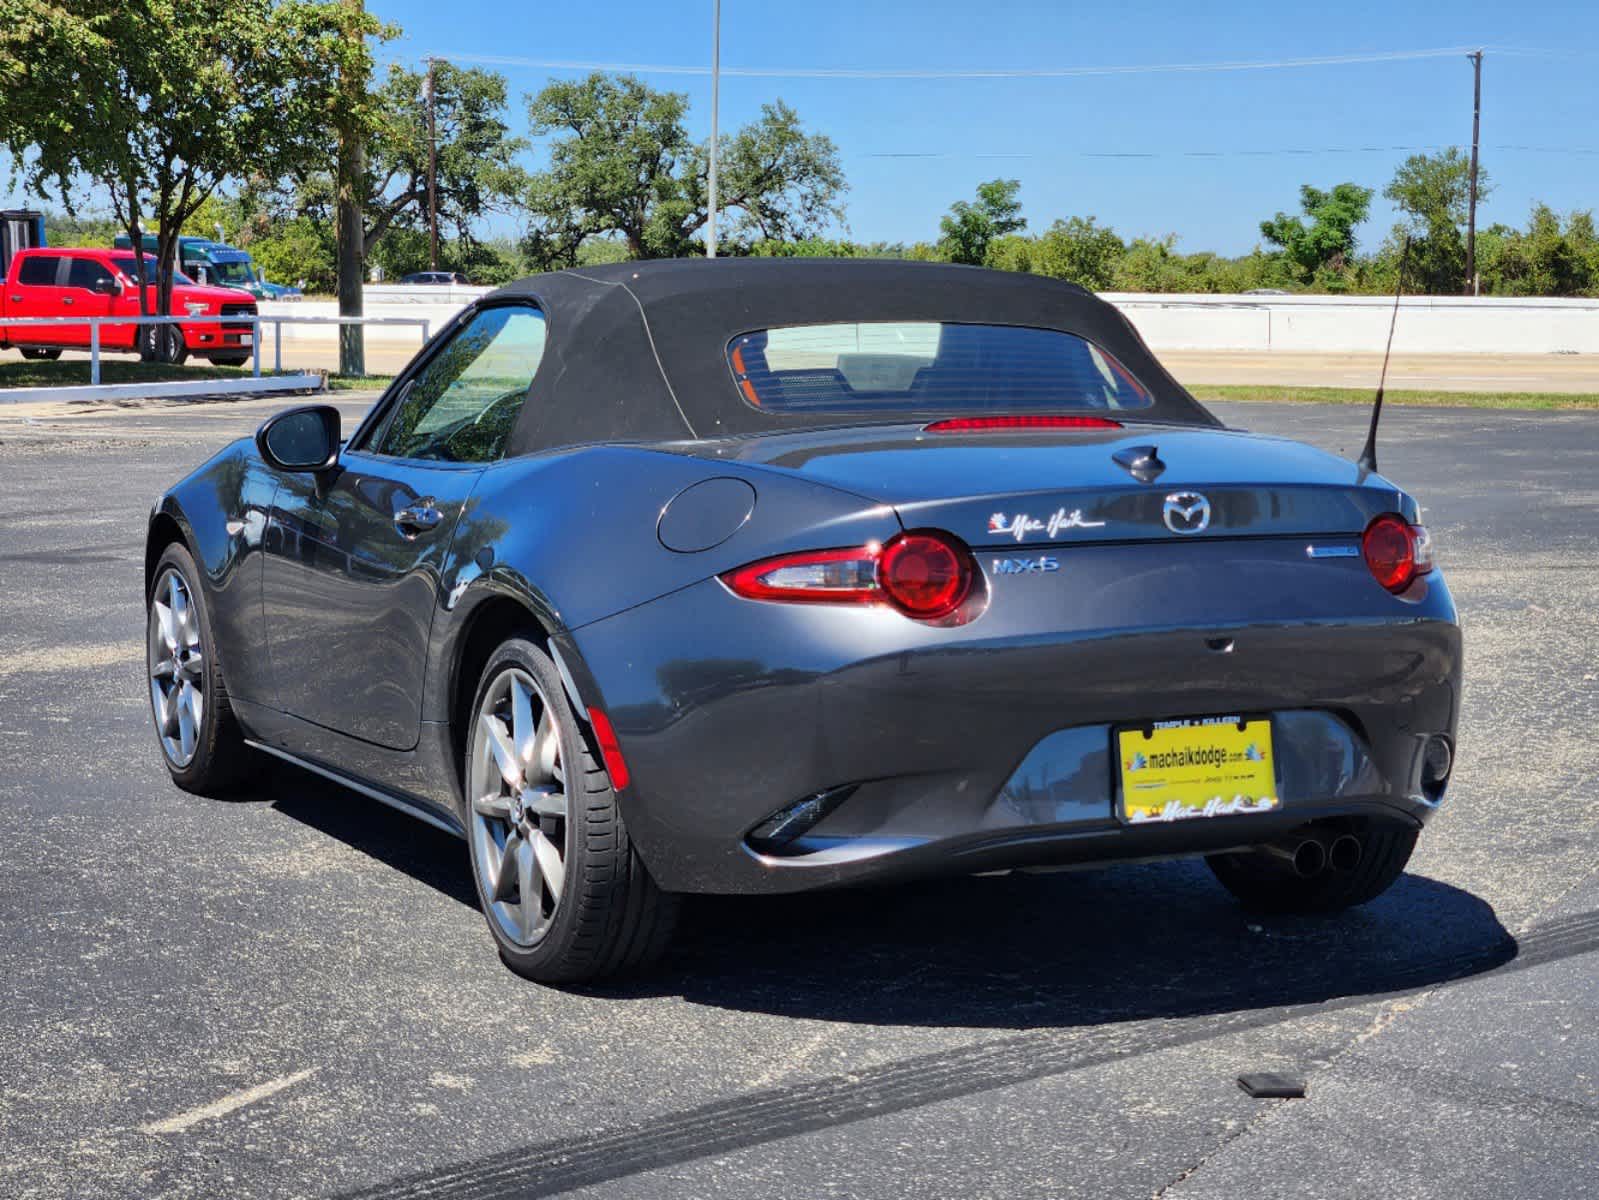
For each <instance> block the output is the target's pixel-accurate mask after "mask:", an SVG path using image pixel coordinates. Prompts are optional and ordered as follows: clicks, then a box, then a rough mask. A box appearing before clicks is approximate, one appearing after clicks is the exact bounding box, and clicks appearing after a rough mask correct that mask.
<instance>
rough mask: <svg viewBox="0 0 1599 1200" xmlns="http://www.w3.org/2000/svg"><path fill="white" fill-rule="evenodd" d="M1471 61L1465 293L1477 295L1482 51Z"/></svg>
mask: <svg viewBox="0 0 1599 1200" xmlns="http://www.w3.org/2000/svg"><path fill="white" fill-rule="evenodd" d="M1466 57H1467V58H1469V59H1470V60H1471V70H1472V76H1473V81H1472V85H1471V198H1470V200H1469V202H1468V203H1469V207H1468V208H1467V209H1466V291H1467V294H1468V295H1472V296H1475V295H1476V294H1477V130H1478V127H1479V126H1480V125H1481V123H1482V51H1481V50H1478V51H1477V52H1476V53H1475V54H1468V55H1466Z"/></svg>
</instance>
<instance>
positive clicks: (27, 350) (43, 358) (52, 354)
mask: <svg viewBox="0 0 1599 1200" xmlns="http://www.w3.org/2000/svg"><path fill="white" fill-rule="evenodd" d="M20 349H21V350H22V357H23V358H30V359H32V360H33V361H34V362H55V360H56V359H58V358H60V357H61V351H59V350H57V349H56V348H55V347H53V346H23V347H20Z"/></svg>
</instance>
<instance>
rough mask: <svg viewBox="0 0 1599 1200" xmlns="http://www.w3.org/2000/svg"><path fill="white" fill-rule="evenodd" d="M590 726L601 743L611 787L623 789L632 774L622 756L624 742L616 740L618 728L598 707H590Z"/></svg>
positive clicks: (601, 755) (595, 738)
mask: <svg viewBox="0 0 1599 1200" xmlns="http://www.w3.org/2000/svg"><path fill="white" fill-rule="evenodd" d="M589 727H590V728H592V729H593V730H594V740H595V741H596V742H598V743H599V744H600V757H601V758H602V759H604V760H605V770H606V771H607V772H608V773H609V774H610V776H611V787H612V788H614V789H615V790H616V791H621V790H622V789H623V788H625V787H626V786H627V784H628V780H630V779H631V778H632V775H631V774H630V773H629V772H628V769H627V760H626V759H625V758H623V757H622V743H621V742H619V741H617V740H616V730H615V729H613V728H612V727H611V718H610V717H608V716H606V715H605V714H604V713H603V712H602V711H600V710H599V709H597V708H591V709H589Z"/></svg>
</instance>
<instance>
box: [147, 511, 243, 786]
mask: <svg viewBox="0 0 1599 1200" xmlns="http://www.w3.org/2000/svg"><path fill="white" fill-rule="evenodd" d="M151 578H152V581H153V583H152V586H151V588H150V594H149V595H148V596H147V597H146V598H145V607H146V626H147V627H146V637H145V664H146V667H147V674H148V676H149V682H150V709H151V714H152V716H153V717H154V719H155V728H156V741H157V744H158V745H159V746H160V747H161V757H162V759H163V761H164V762H165V763H166V766H167V772H168V774H170V775H171V776H172V782H173V783H175V784H177V785H178V786H179V787H180V788H182V789H183V790H184V791H187V792H194V793H196V794H198V795H202V796H214V797H221V796H226V795H231V794H232V793H234V792H235V791H237V790H238V787H239V783H240V781H241V780H242V779H243V777H244V774H245V771H246V769H247V768H248V766H249V763H250V759H251V757H252V756H251V752H250V748H249V747H248V746H246V745H245V744H244V732H243V731H242V730H241V729H240V728H239V723H238V721H237V720H236V719H235V718H234V716H233V709H232V707H231V706H230V705H229V703H228V688H227V684H226V683H225V682H224V680H223V678H222V664H221V662H220V660H219V658H218V655H217V644H216V636H215V634H214V633H213V631H212V628H211V614H210V613H209V611H208V610H207V609H206V604H205V593H204V591H202V590H201V588H200V584H199V580H200V572H199V569H198V568H197V567H196V566H195V563H194V558H193V556H192V555H190V553H189V551H188V550H187V549H186V548H185V547H184V546H183V545H182V544H181V543H178V542H174V543H173V544H172V545H170V546H168V547H167V548H166V550H165V551H164V552H163V553H162V555H161V558H160V560H159V561H158V562H157V563H156V568H155V572H154V574H153V575H152V576H151ZM196 714H198V716H197V715H196Z"/></svg>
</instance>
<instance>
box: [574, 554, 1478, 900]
mask: <svg viewBox="0 0 1599 1200" xmlns="http://www.w3.org/2000/svg"><path fill="white" fill-rule="evenodd" d="M1094 553H1095V557H1096V560H1098V562H1099V563H1100V565H1102V566H1104V567H1105V568H1106V570H1105V572H1104V573H1103V578H1104V579H1106V580H1113V579H1118V578H1123V577H1126V575H1127V572H1128V571H1132V573H1133V576H1134V577H1136V575H1137V568H1138V567H1139V565H1140V561H1141V560H1142V561H1145V562H1149V561H1154V560H1153V559H1152V558H1149V557H1148V556H1149V555H1150V551H1149V548H1147V547H1119V548H1105V549H1100V550H1096V551H1095V552H1094ZM1283 553H1286V554H1298V555H1301V556H1302V555H1303V547H1302V545H1300V546H1298V547H1290V548H1287V549H1286V550H1284V548H1282V547H1277V546H1271V545H1264V544H1262V545H1260V546H1257V547H1255V548H1253V549H1240V548H1239V547H1237V546H1234V547H1230V548H1227V549H1225V550H1222V549H1219V548H1217V549H1208V550H1206V551H1203V552H1201V555H1202V556H1203V555H1215V554H1225V555H1226V556H1227V562H1226V564H1225V565H1226V566H1227V567H1228V568H1229V571H1230V572H1231V573H1233V576H1234V581H1235V583H1236V572H1237V571H1238V570H1239V569H1240V568H1241V567H1242V569H1243V573H1244V575H1245V576H1246V577H1247V576H1249V575H1251V574H1255V575H1257V576H1258V577H1259V578H1261V579H1264V580H1265V581H1267V582H1268V583H1273V584H1280V585H1281V586H1277V587H1276V589H1275V591H1272V592H1270V593H1269V594H1268V593H1265V592H1262V591H1260V590H1258V589H1251V588H1248V587H1245V588H1238V587H1236V586H1235V587H1234V588H1233V589H1232V598H1231V599H1230V600H1229V601H1227V602H1226V603H1223V602H1222V601H1221V599H1220V598H1219V597H1218V596H1217V595H1215V594H1211V593H1206V592H1205V591H1203V590H1202V589H1201V590H1195V589H1194V588H1191V587H1188V586H1185V585H1186V584H1188V583H1192V582H1193V581H1192V580H1185V579H1184V578H1183V577H1182V570H1181V569H1179V570H1178V573H1177V574H1176V575H1172V574H1171V571H1172V570H1173V568H1172V566H1171V563H1172V561H1173V560H1172V558H1171V556H1170V555H1169V554H1168V555H1167V556H1166V557H1165V558H1164V559H1162V560H1160V561H1162V562H1163V563H1164V564H1165V566H1163V568H1162V569H1163V571H1165V572H1166V576H1165V577H1164V578H1162V579H1161V580H1160V581H1159V585H1160V590H1159V591H1158V592H1155V593H1150V592H1148V591H1147V590H1146V591H1145V592H1143V593H1140V594H1141V595H1142V596H1143V597H1144V600H1142V601H1140V602H1127V597H1126V596H1125V595H1121V594H1120V593H1119V589H1118V587H1117V586H1111V587H1109V588H1108V590H1107V589H1103V588H1102V589H1099V590H1097V591H1096V590H1095V589H1094V588H1093V586H1092V584H1093V579H1094V572H1093V571H1090V570H1087V569H1086V566H1087V563H1086V560H1085V561H1084V563H1083V566H1084V568H1085V569H1083V570H1081V571H1079V572H1078V573H1077V576H1076V579H1075V580H1074V584H1075V585H1076V586H1078V587H1080V588H1083V589H1085V590H1083V591H1081V592H1079V593H1078V594H1077V595H1076V596H1075V598H1074V599H1075V601H1076V603H1075V604H1074V605H1073V607H1071V608H1070V609H1069V610H1068V612H1067V613H1066V614H1065V615H1061V614H1057V617H1056V620H1055V623H1056V624H1057V625H1064V626H1067V628H1065V629H1063V630H1061V631H1060V632H1052V633H1050V634H1048V635H1039V634H1037V633H1036V632H1029V630H1036V629H1037V627H1038V624H1039V621H1038V617H1039V612H1038V610H1039V608H1040V606H1041V605H1042V604H1043V599H1042V596H1043V593H1041V592H1040V591H1038V590H1037V589H1036V588H1033V585H1032V584H1028V583H1020V582H1014V581H1010V580H1005V581H1002V585H1003V586H1004V587H1009V588H1012V589H1019V588H1022V587H1028V588H1033V590H1031V591H1029V592H1026V593H1023V592H1021V591H1018V590H1013V591H1012V593H1011V595H1009V596H1006V595H1003V594H996V595H995V596H994V598H993V602H992V604H991V605H990V609H989V611H988V612H986V613H985V614H984V615H983V616H982V617H981V618H979V619H978V620H977V621H976V622H974V623H973V624H972V625H971V626H969V627H966V628H963V629H933V628H929V627H926V626H922V625H919V624H917V623H915V622H911V621H908V620H906V619H904V618H902V617H900V616H899V615H897V614H894V613H890V612H883V611H878V610H869V609H840V608H833V607H823V606H818V607H802V606H773V605H766V604H760V603H755V602H750V601H744V600H740V599H738V598H736V597H734V596H732V595H731V594H730V593H728V592H727V591H726V589H725V588H723V587H722V586H721V584H720V583H719V582H717V581H715V580H710V581H706V582H704V583H701V584H697V585H695V586H693V587H690V588H687V589H684V590H682V591H680V592H677V593H674V594H673V595H671V596H667V597H665V598H663V599H661V600H658V601H655V602H653V603H651V604H648V605H644V606H642V607H640V608H637V609H633V610H630V611H628V612H625V613H622V614H619V615H618V616H615V617H612V618H609V619H607V620H605V621H600V622H596V623H594V624H593V625H589V626H585V627H583V628H581V629H579V630H577V631H575V632H574V633H572V634H570V635H567V636H568V639H569V640H568V646H569V647H570V648H571V649H572V650H573V651H574V652H575V653H574V654H573V656H572V657H573V658H574V659H577V660H578V661H580V662H581V663H582V666H583V669H582V672H581V674H582V676H583V678H582V679H581V680H580V684H579V686H580V688H582V690H583V691H584V692H585V696H584V699H585V702H586V703H589V704H602V705H603V706H604V707H605V709H606V711H607V712H608V713H609V714H610V717H611V720H612V722H613V724H614V725H615V727H616V729H617V733H618V737H619V739H620V741H621V744H622V748H623V751H624V753H625V755H626V757H627V760H628V764H629V767H630V768H631V772H632V777H633V783H632V785H631V786H630V788H629V789H628V790H627V792H626V793H624V794H623V796H622V797H621V802H622V806H623V812H624V815H625V817H626V819H627V822H628V826H629V829H630V832H631V833H632V835H633V837H634V840H635V842H636V844H637V845H638V847H639V849H640V852H641V853H642V854H643V855H644V857H645V860H646V862H647V863H648V864H649V866H650V869H651V871H652V872H653V873H654V874H655V876H656V878H657V879H658V881H659V882H660V883H661V884H662V886H663V887H666V888H668V889H671V890H681V891H702V892H762V891H791V890H801V889H805V888H812V887H821V886H835V885H843V884H851V883H860V882H867V881H870V880H875V879H886V878H896V877H904V876H913V875H928V874H945V873H968V872H976V871H985V870H995V869H1000V868H1004V867H1012V866H1029V865H1044V864H1057V863H1058V864H1069V863H1085V862H1096V861H1109V860H1117V859H1137V858H1148V857H1166V856H1174V855H1183V854H1198V853H1207V852H1212V851H1217V850H1224V849H1230V848H1236V847H1239V846H1243V845H1250V844H1258V843H1260V842H1263V841H1268V840H1270V839H1271V838H1273V837H1275V836H1276V835H1277V834H1278V833H1281V832H1284V831H1286V830H1288V829H1291V828H1294V827H1295V826H1298V825H1301V824H1303V823H1305V822H1306V821H1310V820H1318V819H1323V818H1331V817H1360V818H1366V819H1370V820H1376V821H1382V822H1390V823H1399V824H1404V825H1408V826H1410V827H1418V826H1419V825H1421V824H1422V823H1423V822H1425V820H1426V819H1427V817H1428V816H1429V815H1430V812H1431V811H1432V809H1433V808H1434V807H1435V806H1436V804H1437V802H1438V800H1439V799H1440V798H1441V796H1428V795H1426V794H1425V793H1424V792H1423V789H1422V788H1421V786H1420V752H1421V746H1422V743H1423V742H1424V741H1425V739H1426V737H1427V736H1429V735H1431V734H1435V733H1441V734H1444V735H1446V736H1448V737H1449V738H1450V739H1451V740H1453V737H1454V731H1455V724H1456V719H1457V714H1458V706H1459V694H1460V687H1459V685H1460V663H1461V656H1460V633H1459V629H1458V626H1457V625H1456V623H1455V610H1454V604H1453V601H1452V600H1451V598H1450V596H1449V593H1448V589H1447V586H1446V585H1445V583H1444V581H1443V578H1442V576H1441V575H1439V574H1436V573H1435V574H1433V575H1431V576H1429V577H1428V578H1427V581H1426V583H1425V584H1424V585H1418V588H1417V589H1413V591H1412V593H1411V594H1410V595H1409V596H1408V597H1407V598H1405V599H1404V600H1400V599H1396V598H1394V597H1392V596H1389V595H1388V594H1387V593H1385V592H1383V591H1382V590H1381V589H1380V588H1379V587H1377V585H1376V584H1375V583H1373V582H1372V581H1371V579H1370V577H1369V575H1366V574H1365V569H1364V566H1363V565H1361V564H1360V563H1359V562H1358V561H1355V562H1352V563H1351V562H1347V561H1346V562H1345V563H1342V564H1339V563H1336V562H1335V563H1334V564H1333V565H1332V566H1331V567H1330V568H1327V569H1318V572H1317V573H1316V574H1315V575H1312V576H1309V577H1308V578H1309V580H1310V582H1309V583H1308V584H1301V583H1298V582H1283V581H1284V580H1298V579H1301V578H1305V576H1303V573H1301V575H1297V576H1274V575H1273V574H1271V573H1270V571H1269V570H1267V571H1253V572H1252V571H1251V570H1250V569H1249V568H1250V566H1251V564H1250V563H1249V562H1248V561H1246V560H1248V559H1249V558H1250V557H1251V556H1253V557H1254V558H1255V559H1256V560H1258V561H1255V562H1254V563H1253V566H1254V567H1256V568H1260V567H1267V568H1269V567H1270V566H1271V564H1272V560H1273V558H1274V556H1277V555H1279V554H1283ZM982 557H984V558H986V557H987V556H982ZM1284 561H1290V560H1287V559H1285V560H1284ZM985 565H986V563H985ZM1212 565H1214V564H1212ZM1190 566H1191V568H1192V570H1194V571H1196V572H1199V573H1200V574H1203V573H1204V563H1203V562H1202V561H1201V559H1200V558H1199V557H1196V558H1195V560H1194V561H1193V563H1192V564H1190ZM1113 568H1114V569H1113ZM1353 568H1358V573H1357V571H1356V570H1354V569H1353ZM1184 569H1186V568H1184ZM1196 578H1197V576H1196ZM1185 611H1186V613H1188V614H1191V616H1190V619H1186V620H1184V619H1179V617H1178V614H1179V613H1184V612H1185ZM1224 617H1230V619H1223V618H1224ZM1073 626H1075V628H1074V627H1073ZM1224 643H1225V644H1230V649H1227V650H1225V651H1222V650H1219V649H1217V648H1216V647H1217V646H1219V645H1221V644H1224ZM1238 712H1242V713H1268V712H1269V713H1272V714H1274V716H1275V718H1276V721H1277V734H1276V737H1277V741H1278V762H1279V782H1280V784H1281V796H1282V801H1283V806H1282V808H1281V809H1280V810H1278V811H1276V812H1272V813H1267V814H1258V815H1250V816H1234V817H1222V818H1215V819H1208V820H1190V821H1184V822H1180V823H1174V824H1170V825H1164V824H1163V825H1155V826H1150V825H1142V826H1138V827H1132V826H1128V825H1125V824H1123V823H1122V822H1121V821H1120V819H1119V818H1118V817H1117V815H1116V811H1115V804H1114V795H1113V788H1114V785H1113V781H1112V776H1111V768H1112V759H1111V755H1110V729H1111V727H1112V726H1113V725H1115V724H1119V723H1123V722H1138V721H1146V720H1158V719H1163V718H1170V717H1184V716H1205V715H1216V714H1223V713H1238ZM849 785H854V786H855V791H854V792H853V793H852V794H851V795H850V796H849V798H848V799H847V800H845V801H844V802H843V803H842V804H841V805H840V806H839V807H838V808H837V809H836V810H835V811H833V812H832V813H830V814H829V815H828V816H827V817H825V818H824V819H823V820H822V821H821V822H820V823H819V824H817V825H816V826H815V827H814V828H813V829H812V830H811V831H810V832H809V833H808V834H807V835H806V838H805V840H804V841H803V843H801V844H799V845H798V846H797V847H796V848H795V849H797V850H798V851H799V852H798V853H794V852H792V851H790V850H787V849H786V850H785V851H784V853H783V855H782V857H780V858H779V857H773V856H763V855H761V854H759V853H757V852H755V851H754V850H752V849H751V847H750V846H749V844H748V843H747V842H746V835H747V834H748V833H749V831H750V830H751V829H752V828H754V827H755V826H757V825H758V824H759V823H761V822H762V821H763V820H765V819H766V818H768V817H769V816H771V815H772V814H773V813H774V812H775V811H777V810H779V809H781V808H784V807H785V806H787V805H789V804H792V803H794V802H795V801H798V800H800V799H802V798H804V797H806V796H809V795H813V794H815V793H818V792H821V791H824V790H826V789H831V788H839V787H842V786H849Z"/></svg>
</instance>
